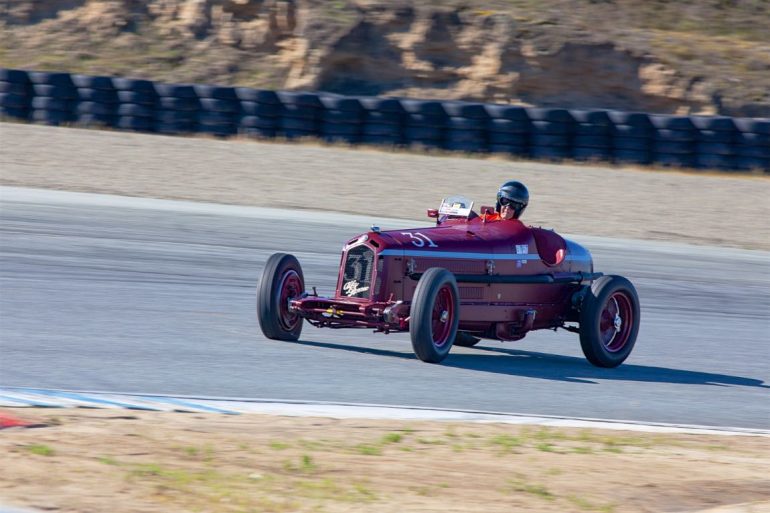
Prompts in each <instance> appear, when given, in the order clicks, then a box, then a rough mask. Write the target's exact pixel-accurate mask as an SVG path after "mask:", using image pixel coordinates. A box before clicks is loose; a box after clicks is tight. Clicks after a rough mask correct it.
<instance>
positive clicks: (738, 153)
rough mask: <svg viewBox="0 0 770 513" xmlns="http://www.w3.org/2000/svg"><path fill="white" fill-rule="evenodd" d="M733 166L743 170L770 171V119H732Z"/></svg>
mask: <svg viewBox="0 0 770 513" xmlns="http://www.w3.org/2000/svg"><path fill="white" fill-rule="evenodd" d="M734 122H735V126H736V127H737V128H738V133H737V134H736V137H735V145H734V148H735V167H736V168H737V169H741V170H744V171H750V170H763V171H770V119H751V118H736V119H734Z"/></svg>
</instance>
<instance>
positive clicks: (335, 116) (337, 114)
mask: <svg viewBox="0 0 770 513" xmlns="http://www.w3.org/2000/svg"><path fill="white" fill-rule="evenodd" d="M363 114H364V113H363V111H357V112H353V111H349V110H323V111H321V120H323V121H327V122H330V123H361V120H362V119H363Z"/></svg>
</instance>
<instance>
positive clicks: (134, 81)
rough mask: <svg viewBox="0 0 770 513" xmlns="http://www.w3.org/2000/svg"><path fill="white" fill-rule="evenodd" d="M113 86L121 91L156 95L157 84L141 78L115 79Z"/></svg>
mask: <svg viewBox="0 0 770 513" xmlns="http://www.w3.org/2000/svg"><path fill="white" fill-rule="evenodd" d="M112 85H113V86H115V89H118V90H120V91H134V92H136V93H140V94H149V95H154V94H155V84H154V83H153V82H150V81H149V80H142V79H139V78H123V77H113V78H112Z"/></svg>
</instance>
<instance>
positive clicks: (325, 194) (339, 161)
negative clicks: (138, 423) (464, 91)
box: [0, 123, 770, 250]
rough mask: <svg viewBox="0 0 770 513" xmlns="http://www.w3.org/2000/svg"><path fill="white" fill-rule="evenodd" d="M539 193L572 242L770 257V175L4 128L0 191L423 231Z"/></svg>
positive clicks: (536, 218) (537, 204)
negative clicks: (470, 207) (509, 191)
mask: <svg viewBox="0 0 770 513" xmlns="http://www.w3.org/2000/svg"><path fill="white" fill-rule="evenodd" d="M510 179H518V180H521V181H523V182H524V183H526V184H527V186H528V187H529V188H530V194H531V201H530V206H529V208H528V210H527V212H526V213H525V215H524V220H525V221H526V222H528V223H530V224H533V225H542V226H546V227H553V228H556V229H557V230H558V231H560V232H563V233H573V234H584V235H602V236H609V237H617V238H639V239H657V240H669V241H671V240H673V241H681V242H690V243H695V244H709V245H717V246H733V247H744V248H754V249H764V250H770V221H768V219H770V177H768V176H746V175H740V176H739V175H731V174H721V175H716V174H703V173H680V172H672V171H669V172H654V171H652V170H640V169H630V168H629V169H625V168H623V169H621V168H602V167H595V166H589V165H579V166H575V165H564V166H557V165H551V164H544V163H535V162H525V161H521V162H514V161H507V160H502V159H497V160H495V159H474V158H464V157H457V156H425V155H418V154H414V153H394V152H386V151H380V150H374V149H362V150H348V149H343V148H333V147H324V146H320V145H317V144H316V145H313V144H304V145H300V144H287V143H257V142H254V141H247V140H240V141H219V140H213V139H205V138H180V137H163V136H157V135H144V134H134V133H125V132H108V131H97V130H82V129H73V128H56V127H43V126H33V125H24V124H10V123H0V184H4V185H18V186H29V187H42V188H50V189H62V190H74V191H85V192H89V191H91V192H102V193H112V194H123V195H127V196H147V197H156V198H175V199H189V200H197V201H212V202H218V203H229V204H240V205H253V206H269V207H285V208H304V209H318V210H333V211H341V212H354V213H364V214H375V215H382V216H386V217H400V218H405V219H424V216H425V209H426V208H429V207H437V206H438V204H439V202H440V201H441V198H442V197H444V196H447V195H449V194H452V193H457V192H460V193H464V194H466V195H468V196H470V197H471V198H473V199H474V200H475V201H476V202H477V205H481V204H493V203H494V196H495V193H496V191H497V188H498V187H499V185H500V184H501V183H502V182H504V181H506V180H510Z"/></svg>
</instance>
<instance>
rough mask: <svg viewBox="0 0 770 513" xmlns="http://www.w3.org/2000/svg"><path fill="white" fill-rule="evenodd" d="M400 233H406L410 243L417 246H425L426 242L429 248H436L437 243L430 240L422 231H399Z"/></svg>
mask: <svg viewBox="0 0 770 513" xmlns="http://www.w3.org/2000/svg"><path fill="white" fill-rule="evenodd" d="M401 235H408V236H409V238H410V239H412V244H414V245H415V246H417V247H418V248H421V247H423V246H425V243H426V242H427V243H428V247H429V248H437V247H438V244H436V243H435V242H433V241H432V240H430V237H428V236H427V235H425V234H424V233H420V232H414V233H412V232H401Z"/></svg>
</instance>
